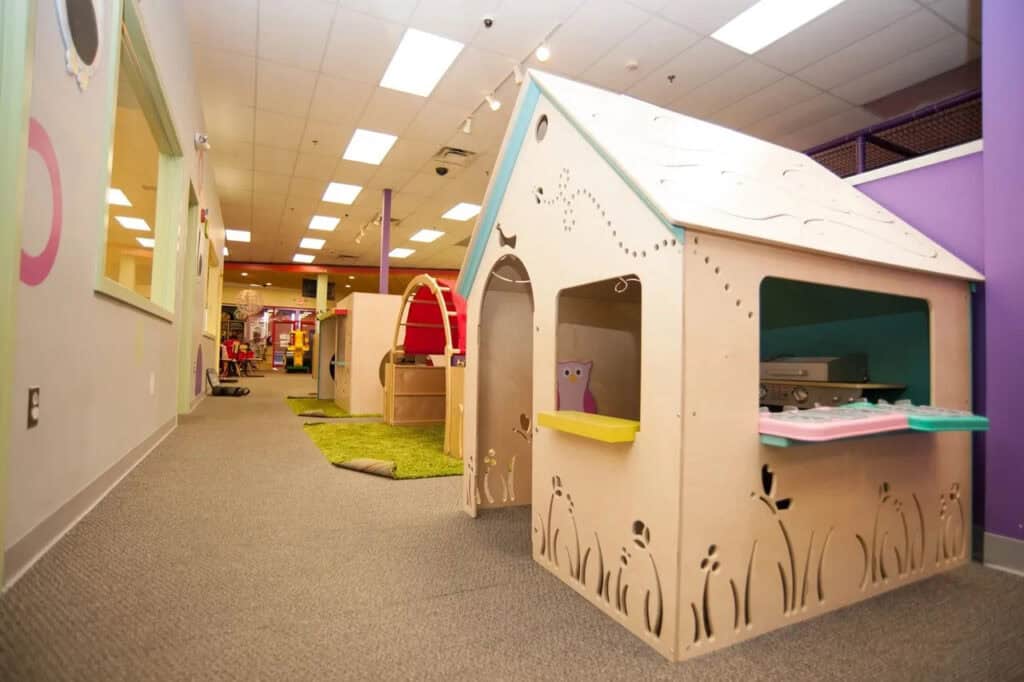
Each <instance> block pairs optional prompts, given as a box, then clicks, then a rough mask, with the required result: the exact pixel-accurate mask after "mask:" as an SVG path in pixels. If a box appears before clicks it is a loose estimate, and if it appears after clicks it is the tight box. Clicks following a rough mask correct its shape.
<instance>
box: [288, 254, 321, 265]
mask: <svg viewBox="0 0 1024 682" xmlns="http://www.w3.org/2000/svg"><path fill="white" fill-rule="evenodd" d="M314 258H316V256H314V255H313V254H311V253H297V254H295V255H294V256H292V262H293V263H312V262H313V259H314Z"/></svg>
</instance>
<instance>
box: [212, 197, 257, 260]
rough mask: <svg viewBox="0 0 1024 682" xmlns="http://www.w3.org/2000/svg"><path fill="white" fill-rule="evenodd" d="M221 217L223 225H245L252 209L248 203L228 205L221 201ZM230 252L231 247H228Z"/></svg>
mask: <svg viewBox="0 0 1024 682" xmlns="http://www.w3.org/2000/svg"><path fill="white" fill-rule="evenodd" d="M220 211H221V217H222V219H223V221H224V224H225V225H245V224H247V223H248V222H249V218H250V217H251V216H252V208H251V207H250V206H249V204H248V203H244V204H241V203H229V202H225V201H221V204H220ZM228 250H229V251H230V250H231V247H228Z"/></svg>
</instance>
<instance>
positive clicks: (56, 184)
mask: <svg viewBox="0 0 1024 682" xmlns="http://www.w3.org/2000/svg"><path fill="white" fill-rule="evenodd" d="M28 148H29V149H31V150H32V151H34V152H36V153H37V154H39V156H41V157H42V159H43V163H45V164H46V172H47V174H48V175H49V177H50V195H51V197H52V202H53V213H52V218H51V219H50V236H49V238H48V239H47V240H46V246H44V247H43V250H42V251H40V252H39V254H38V255H35V256H33V255H31V254H28V253H26V252H25V249H22V250H21V281H22V282H24V283H25V284H27V285H29V286H36V285H37V284H42V283H43V281H44V280H45V279H46V278H47V277H48V276H49V274H50V270H52V269H53V264H54V262H55V261H56V260H57V247H59V246H60V232H61V226H62V225H63V222H64V211H63V201H64V199H63V194H62V191H61V186H60V167H59V166H58V164H57V153H56V152H55V151H54V149H53V143H52V142H50V136H49V135H47V133H46V129H45V128H43V126H42V124H41V123H40V122H39V121H37V120H36V119H34V118H30V119H29V122H28Z"/></svg>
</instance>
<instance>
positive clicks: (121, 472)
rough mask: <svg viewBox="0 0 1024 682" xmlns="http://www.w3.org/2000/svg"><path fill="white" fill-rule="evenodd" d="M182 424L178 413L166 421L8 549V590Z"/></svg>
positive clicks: (6, 583) (6, 570) (5, 553)
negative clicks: (179, 423) (179, 422)
mask: <svg viewBox="0 0 1024 682" xmlns="http://www.w3.org/2000/svg"><path fill="white" fill-rule="evenodd" d="M177 425H178V418H177V416H175V417H172V418H171V419H169V420H167V421H166V422H164V424H162V425H161V426H160V427H159V428H157V430H156V431H154V432H153V433H152V434H150V435H149V437H147V438H146V439H145V440H143V441H142V442H141V443H139V444H138V445H137V446H135V447H134V448H132V449H131V450H129V451H128V453H127V454H126V455H125V456H124V457H122V458H121V459H120V460H118V461H117V462H115V463H114V464H113V465H112V466H111V467H110V468H109V469H107V470H106V471H104V472H103V473H102V474H100V475H99V476H98V477H96V479H95V480H94V481H93V482H92V483H90V484H89V485H87V486H85V488H83V489H82V490H80V491H79V492H78V494H76V495H75V496H74V497H72V498H71V499H70V500H68V501H67V502H65V503H64V504H63V505H62V506H61V507H60V509H58V510H57V511H55V512H54V513H52V514H50V515H49V516H48V517H46V518H45V519H43V520H42V521H40V522H39V524H37V525H36V527H35V528H33V529H32V530H30V531H29V532H28V533H26V534H25V535H24V536H22V537H21V538H20V539H19V540H18V541H17V542H15V543H14V544H12V545H11V546H10V547H8V548H7V549H6V550H5V551H4V573H5V575H4V587H3V589H4V591H6V590H7V589H9V588H10V587H11V585H13V584H14V583H15V582H17V581H18V579H19V578H21V577H22V576H23V575H25V573H26V572H27V571H28V570H29V569H30V568H32V566H33V565H34V564H35V563H36V561H38V560H39V559H40V558H41V557H42V556H43V555H44V554H45V553H46V552H47V551H49V549H50V548H51V547H53V546H54V545H55V544H57V543H58V542H59V541H60V539H61V538H62V537H64V535H65V534H67V532H68V531H69V530H71V529H72V528H74V527H75V525H76V524H77V523H78V522H79V521H81V520H82V518H83V517H85V515H86V514H88V513H89V512H90V511H92V508H93V507H95V506H96V505H97V504H99V503H100V502H101V501H102V500H103V498H104V497H106V496H107V494H108V493H110V491H111V490H113V489H114V487H115V486H117V484H118V483H120V482H121V479H123V478H124V477H125V476H127V475H128V474H130V473H131V471H132V469H134V468H135V467H136V465H138V464H139V462H141V461H142V460H143V459H145V458H146V455H148V454H149V453H150V452H152V451H153V449H154V448H155V447H156V446H157V445H159V444H160V442H161V441H163V439H164V438H166V437H167V436H168V435H169V434H170V433H171V431H173V430H174V427H176V426H177Z"/></svg>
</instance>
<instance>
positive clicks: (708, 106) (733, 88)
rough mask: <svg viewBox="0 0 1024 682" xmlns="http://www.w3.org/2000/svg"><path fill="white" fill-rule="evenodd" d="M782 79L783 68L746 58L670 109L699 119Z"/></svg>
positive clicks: (686, 95)
mask: <svg viewBox="0 0 1024 682" xmlns="http://www.w3.org/2000/svg"><path fill="white" fill-rule="evenodd" d="M782 78H783V74H782V72H781V71H776V70H775V69H773V68H771V67H770V66H765V65H764V64H762V63H761V62H758V61H755V60H753V59H745V60H744V61H742V62H740V63H739V64H738V65H736V66H735V67H733V68H732V69H729V70H728V71H726V72H725V73H723V74H721V75H720V76H718V77H717V78H715V79H714V80H711V81H709V82H707V83H705V84H704V85H701V86H698V87H696V88H694V89H693V90H691V91H689V92H687V93H686V94H684V95H683V96H682V97H680V98H679V99H677V100H676V101H675V102H673V103H672V105H671V108H672V109H674V110H676V111H681V112H683V113H685V114H689V115H690V116H696V117H698V118H700V117H703V116H707V115H708V114H711V113H714V112H716V111H718V110H720V109H722V108H724V107H727V106H729V105H730V104H732V103H734V102H737V101H739V100H740V99H742V98H743V97H746V96H747V95H751V94H753V93H755V92H757V91H759V90H761V89H762V88H764V87H767V86H768V85H770V84H771V83H774V82H776V81H778V80H781V79H782Z"/></svg>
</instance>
